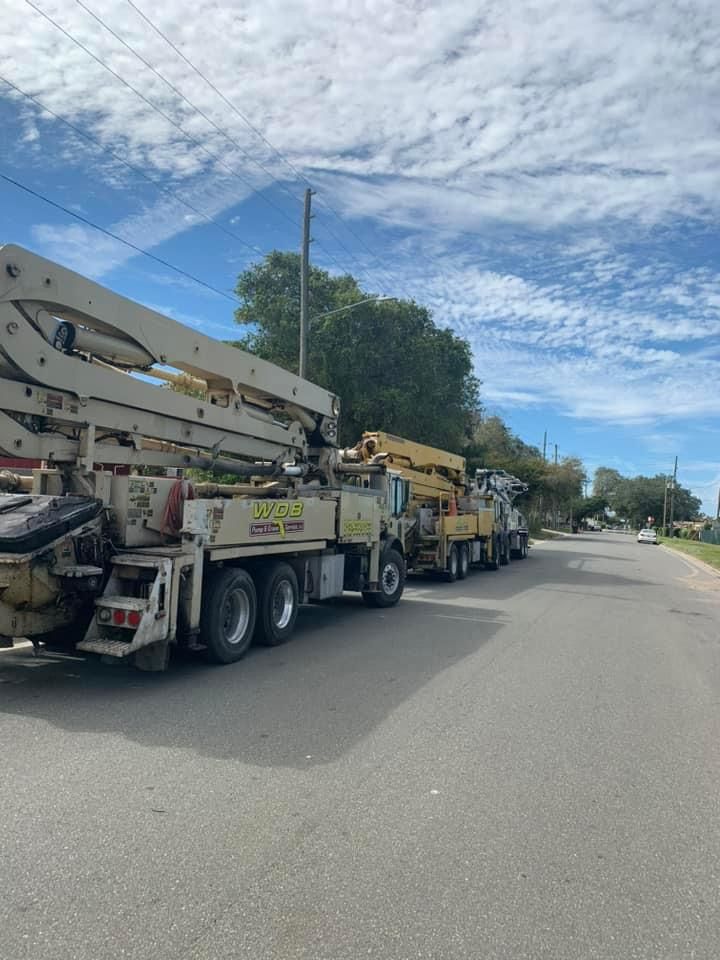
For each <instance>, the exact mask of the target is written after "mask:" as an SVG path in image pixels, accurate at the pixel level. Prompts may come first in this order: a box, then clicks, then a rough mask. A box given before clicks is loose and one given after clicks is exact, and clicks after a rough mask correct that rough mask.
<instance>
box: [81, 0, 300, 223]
mask: <svg viewBox="0 0 720 960" xmlns="http://www.w3.org/2000/svg"><path fill="white" fill-rule="evenodd" d="M75 3H77V5H78V6H79V7H82V9H83V10H84V11H85V12H86V13H89V14H90V16H91V17H92V18H93V20H95V21H96V22H97V23H99V24H100V26H101V27H103V28H104V29H105V30H107V32H108V33H109V34H110V35H111V36H113V37H114V38H115V39H116V40H117V41H118V43H121V44H122V45H123V46H124V47H125V49H126V50H129V51H130V53H132V55H133V56H134V57H137V59H138V60H139V61H140V63H142V64H144V66H146V67H147V68H148V70H150V71H152V73H154V74H155V76H156V77H158V78H159V79H160V80H162V82H163V83H164V84H165V85H166V86H167V87H168V88H169V89H170V90H172V92H173V93H174V94H175V96H177V97H179V98H180V99H181V100H182V101H183V102H184V103H186V104H187V105H188V106H189V107H190V109H191V110H194V111H195V113H197V114H198V115H199V116H201V117H202V118H203V120H205V122H206V123H209V124H210V126H211V127H213V128H214V129H215V130H217V132H218V133H219V134H220V136H222V137H225V139H226V140H228V141H229V142H230V143H232V144H233V146H234V147H236V148H237V149H238V150H239V151H240V153H242V154H243V156H245V157H247V158H248V160H251V161H252V162H253V163H257V165H258V166H259V167H260V169H261V170H263V171H264V172H265V173H267V174H268V176H269V177H270V178H271V180H272V182H273V183H277V184H278V186H279V187H280V188H281V189H283V190H285V193H287V194H288V196H289V197H290V199H291V200H293V201H295V203H298V202H299V201H298V199H297V197H296V196H295V195H294V194H293V193H292V192H291V191H290V190H287V189H285V188H284V187H283V186H282V184H281V183H280V182H279V181H278V180H277V178H276V177H273V176H272V174H271V173H270V172H269V171H268V170H267V169H266V168H265V167H264V166H263V165H262V164H260V163H258V162H257V161H256V160H255V158H254V157H253V156H252V155H251V154H250V153H248V151H247V150H246V149H245V148H244V147H243V146H242V144H240V143H238V141H237V140H236V139H235V138H234V137H231V136H230V134H229V133H228V132H227V130H223V128H222V127H221V126H219V125H218V124H217V123H215V121H214V120H213V119H212V118H211V117H209V116H208V115H207V114H206V113H205V112H204V111H203V110H201V109H200V107H198V106H196V104H194V103H193V102H192V100H190V99H188V97H186V96H185V94H184V93H183V92H182V91H181V90H179V89H178V88H177V87H176V86H175V84H173V83H171V81H170V80H168V79H167V77H165V76H163V74H162V73H160V71H159V70H158V69H157V68H156V67H154V66H153V65H152V64H151V63H150V62H149V61H148V60H146V59H145V57H143V55H142V54H140V53H138V52H137V50H136V49H135V48H134V47H133V46H132V45H131V44H129V43H128V42H127V41H126V40H123V38H122V37H121V36H120V35H119V34H118V33H116V31H115V30H113V28H112V27H110V26H108V24H107V23H106V22H105V21H104V20H103V18H102V17H101V16H100V15H99V14H97V13H94V12H93V11H92V10H91V9H90V7H88V6H86V5H85V4H84V3H83V0H75ZM255 193H257V194H258V196H260V197H262V199H263V200H264V201H265V202H266V203H268V204H269V205H270V206H271V207H273V208H274V209H275V210H277V211H278V212H279V213H280V214H282V216H283V217H285V219H286V220H289V221H290V223H292V224H293V226H295V227H297V228H298V229H300V222H299V221H297V220H294V219H293V218H292V217H291V216H290V215H289V214H288V213H286V211H285V210H283V208H282V207H281V206H279V205H278V204H277V203H275V202H274V201H272V200H271V199H270V198H269V197H265V196H264V195H263V194H262V193H261V192H260V191H259V190H255Z"/></svg>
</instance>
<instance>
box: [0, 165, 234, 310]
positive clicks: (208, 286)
mask: <svg viewBox="0 0 720 960" xmlns="http://www.w3.org/2000/svg"><path fill="white" fill-rule="evenodd" d="M0 179H2V180H5V182H6V183H9V184H11V185H12V186H13V187H17V188H18V190H23V191H24V192H25V193H29V194H30V196H31V197H35V198H36V199H37V200H42V201H43V203H47V204H49V206H51V207H54V208H55V209H56V210H61V211H62V212H63V213H66V214H67V215H68V216H69V217H74V218H75V219H76V220H79V221H80V222H81V223H84V224H85V225H86V226H88V227H92V229H93V230H97V231H99V232H100V233H103V234H105V236H106V237H110V238H111V239H112V240H117V241H118V243H122V244H124V245H125V246H126V247H129V248H130V249H131V250H134V251H135V252H136V253H141V254H142V255H143V256H144V257H149V258H150V259H151V260H154V261H155V263H159V264H160V265H161V266H163V267H167V268H168V269H170V270H174V271H175V273H178V274H180V275H181V276H183V277H185V278H186V279H188V280H192V282H193V283H197V284H199V285H200V286H201V287H205V288H206V289H207V290H211V291H212V292H213V293H216V294H217V295H218V296H219V297H224V298H225V299H226V300H231V301H232V302H233V303H240V302H241V301H240V298H239V297H236V296H235V295H234V294H229V293H225V292H224V291H223V290H219V289H218V288H217V287H214V286H213V285H212V284H211V283H206V281H205V280H201V279H200V278H199V277H196V276H193V274H192V273H188V272H187V270H183V269H182V267H176V266H175V264H173V263H170V262H169V261H168V260H163V258H162V257H158V256H156V255H155V254H154V253H150V252H149V251H148V250H143V248H142V247H138V246H137V244H134V243H133V242H132V241H130V240H126V239H125V238H124V237H121V236H119V235H118V234H117V233H113V232H112V230H108V229H106V228H105V227H101V226H99V225H98V224H97V223H93V221H92V220H88V218H87V217H83V216H82V215H81V214H79V213H76V212H75V211H74V210H69V209H68V208H67V207H64V206H63V205H62V204H61V203H58V202H57V201H56V200H51V199H50V197H46V196H44V195H43V194H42V193H38V191H37V190H33V189H32V187H28V186H27V185H26V184H24V183H20V181H19V180H14V179H13V178H12V177H9V176H7V174H5V173H0Z"/></svg>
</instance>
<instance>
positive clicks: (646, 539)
mask: <svg viewBox="0 0 720 960" xmlns="http://www.w3.org/2000/svg"><path fill="white" fill-rule="evenodd" d="M637 542H638V543H655V544H657V534H656V533H655V531H654V530H650V529H649V528H648V527H646V528H645V529H644V530H641V531H640V533H639V534H638V536H637Z"/></svg>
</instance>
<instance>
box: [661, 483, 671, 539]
mask: <svg viewBox="0 0 720 960" xmlns="http://www.w3.org/2000/svg"><path fill="white" fill-rule="evenodd" d="M669 486H670V481H669V479H668V478H667V477H665V498H664V499H663V524H662V525H663V536H665V537H666V536H667V492H668V487H669Z"/></svg>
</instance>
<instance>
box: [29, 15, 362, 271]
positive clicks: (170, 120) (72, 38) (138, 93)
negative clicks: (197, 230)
mask: <svg viewBox="0 0 720 960" xmlns="http://www.w3.org/2000/svg"><path fill="white" fill-rule="evenodd" d="M25 2H26V3H27V4H28V6H30V7H31V8H32V9H33V10H35V11H36V13H38V14H40V16H42V17H43V18H44V19H45V20H47V21H48V22H49V23H50V24H51V25H52V26H53V27H55V28H56V29H57V30H59V31H60V32H61V33H62V34H63V35H64V36H65V37H67V38H68V39H69V40H70V41H71V42H72V43H74V44H75V45H76V46H77V47H79V48H80V49H81V50H82V51H83V52H84V53H86V54H87V55H88V56H89V57H91V58H92V59H93V60H94V61H95V62H96V63H98V64H99V65H100V66H102V67H103V68H104V69H105V70H107V72H108V73H110V74H111V75H112V76H113V77H115V78H116V79H117V80H119V81H120V83H122V84H123V86H125V87H126V88H127V89H128V90H130V91H131V92H132V93H133V94H135V95H136V96H137V97H139V98H140V99H141V100H142V101H143V102H144V103H145V104H147V106H149V107H150V108H151V109H152V110H154V111H155V112H156V113H157V114H159V115H160V116H161V117H163V119H164V120H166V121H167V122H168V123H170V124H171V125H172V126H173V127H174V128H175V129H176V130H178V132H179V133H180V134H181V135H182V136H183V137H184V138H185V139H186V140H188V141H189V142H190V143H192V144H193V145H194V146H196V147H198V148H199V149H200V150H202V151H203V152H204V153H205V154H207V155H208V156H209V157H210V158H211V159H213V160H215V161H217V162H218V163H219V164H220V165H221V166H222V167H224V168H225V169H226V170H227V171H228V173H230V174H231V176H233V177H235V178H236V179H238V180H240V182H242V183H243V184H245V186H247V187H249V189H250V190H251V191H252V192H253V193H255V194H257V195H258V196H259V197H260V198H261V199H262V200H263V201H264V202H266V203H268V204H269V205H270V206H271V207H274V208H275V209H276V210H278V211H279V212H280V213H281V214H282V215H283V216H284V217H285V219H287V220H289V222H290V223H292V224H293V226H295V227H297V228H298V229H300V223H299V222H298V221H296V220H293V218H292V217H290V216H289V215H288V214H287V213H286V211H284V210H283V209H282V208H281V207H279V206H278V205H277V204H276V203H274V202H273V201H272V200H270V199H269V198H268V197H266V196H265V194H263V193H262V191H260V190H258V189H257V188H256V187H254V186H253V184H252V183H251V182H250V181H249V180H247V178H245V177H243V176H242V175H241V174H240V173H238V172H237V171H236V170H234V169H233V168H232V167H230V166H229V165H228V164H227V163H226V162H225V161H224V160H223V159H222V158H221V157H220V156H218V155H217V154H215V153H213V151H211V150H209V149H208V148H207V147H206V146H205V145H204V144H203V143H201V142H200V141H199V140H198V139H197V138H196V137H193V136H192V134H190V133H188V132H187V131H186V130H185V129H184V128H183V127H182V125H181V124H179V123H178V122H177V121H176V120H174V119H173V118H172V117H171V116H169V115H168V114H167V113H166V112H165V111H164V110H162V109H161V108H160V107H158V106H157V105H156V104H154V103H153V102H152V101H151V100H150V99H149V98H148V97H146V96H145V95H144V94H143V93H142V91H140V90H138V89H137V88H136V87H134V86H133V85H132V84H131V83H129V81H127V80H126V79H125V78H124V77H123V76H121V75H120V74H119V73H117V71H115V70H113V68H112V67H111V66H110V65H109V64H107V63H106V62H105V61H104V60H103V59H102V58H101V57H99V56H97V55H96V54H95V53H93V52H92V50H90V49H89V48H88V47H87V46H86V45H85V44H83V43H82V42H81V41H80V40H78V39H77V38H76V37H75V36H73V34H71V33H70V31H68V30H66V29H65V28H64V27H63V26H62V25H61V24H59V23H58V22H57V21H56V20H54V19H53V17H51V16H50V14H48V13H46V12H45V11H44V10H43V9H42V8H41V7H39V6H38V5H37V4H36V3H34V2H33V0H25ZM77 2H78V3H79V0H77ZM79 6H81V7H82V8H83V9H85V10H87V12H88V13H90V14H91V15H92V16H93V17H94V19H95V20H97V21H98V22H99V23H101V24H102V25H103V26H105V28H106V29H107V30H108V32H109V33H111V34H112V35H113V36H114V37H116V39H118V40H119V41H120V42H121V43H123V44H124V46H125V47H126V48H127V49H128V50H130V51H131V52H132V53H133V54H134V55H135V56H136V57H137V58H138V59H139V60H140V61H141V62H142V63H144V64H145V65H146V66H147V67H148V68H149V69H151V70H153V72H154V73H156V74H157V76H158V77H159V78H160V79H161V80H163V82H165V83H166V84H167V85H168V86H169V87H170V88H171V89H172V90H173V92H174V93H176V95H177V96H179V97H181V98H182V99H184V100H185V102H186V103H187V104H188V106H190V107H191V109H193V110H196V111H197V112H198V114H199V115H202V116H204V117H205V115H204V114H203V113H202V111H200V110H198V108H196V107H195V105H194V104H192V103H191V102H190V101H189V100H187V98H185V97H184V95H183V94H182V93H180V91H178V90H177V88H175V87H174V86H173V84H171V83H170V82H169V81H167V80H166V79H165V78H164V77H163V76H162V74H160V73H159V72H158V71H157V70H155V69H154V68H153V67H152V65H151V64H149V63H147V61H145V59H144V58H143V57H141V56H140V55H139V54H137V53H136V51H134V50H133V48H132V47H130V45H129V44H127V43H126V42H125V41H124V40H123V39H122V38H121V37H119V36H118V35H117V34H116V33H115V31H113V30H112V29H111V28H110V27H108V26H107V25H106V24H105V23H104V21H102V19H101V18H100V17H98V16H96V15H95V14H93V13H92V11H91V10H89V8H87V7H86V6H85V5H84V4H82V3H79ZM205 119H206V120H207V121H208V122H209V123H212V121H210V120H209V118H207V117H205ZM218 130H220V128H219V127H218ZM220 132H221V133H223V131H222V130H220ZM223 135H225V134H223ZM228 139H231V138H228ZM231 142H232V140H231ZM238 146H239V145H238ZM239 149H240V150H241V151H243V148H242V147H239ZM243 152H245V151H243ZM288 193H289V195H290V196H291V198H292V199H293V200H295V201H297V198H296V197H295V196H294V195H293V194H292V193H290V192H289V191H288ZM243 242H244V241H243ZM244 243H245V245H247V243H246V242H244ZM318 245H319V246H320V244H318ZM253 249H255V250H256V252H258V253H260V254H261V255H263V254H262V251H261V250H259V248H254V247H253ZM323 249H324V247H323ZM325 253H326V255H327V256H328V258H329V259H330V260H331V262H333V263H334V264H335V265H336V267H337V268H338V269H339V270H340V271H341V272H342V273H347V272H348V271H347V269H346V268H345V267H344V266H343V264H342V263H340V261H339V260H338V259H337V258H336V257H335V256H334V255H333V254H332V253H330V251H327V250H325Z"/></svg>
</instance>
